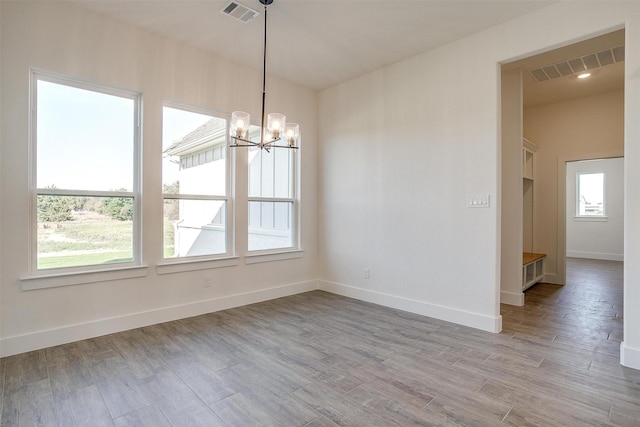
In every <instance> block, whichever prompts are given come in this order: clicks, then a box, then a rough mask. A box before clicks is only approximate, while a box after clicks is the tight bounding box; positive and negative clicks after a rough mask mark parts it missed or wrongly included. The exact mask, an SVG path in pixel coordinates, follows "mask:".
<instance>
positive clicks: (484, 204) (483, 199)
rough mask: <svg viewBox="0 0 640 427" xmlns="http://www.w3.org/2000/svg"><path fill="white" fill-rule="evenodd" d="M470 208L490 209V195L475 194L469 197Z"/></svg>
mask: <svg viewBox="0 0 640 427" xmlns="http://www.w3.org/2000/svg"><path fill="white" fill-rule="evenodd" d="M467 207H468V208H488V207H489V195H488V194H474V195H471V196H467Z"/></svg>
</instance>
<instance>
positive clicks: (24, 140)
mask: <svg viewBox="0 0 640 427" xmlns="http://www.w3.org/2000/svg"><path fill="white" fill-rule="evenodd" d="M0 7H1V10H2V14H1V16H2V21H1V24H2V25H1V33H0V34H1V40H2V51H1V58H2V61H1V63H2V69H1V73H2V74H1V78H2V80H1V90H0V93H2V101H1V102H2V104H1V109H0V111H1V114H2V126H1V127H2V134H1V137H2V141H3V144H2V152H1V156H0V157H1V163H0V168H1V173H2V176H1V187H0V194H1V206H2V210H1V211H0V215H1V217H2V223H1V228H0V233H1V234H2V237H3V238H2V241H1V243H0V244H1V246H0V251H1V252H0V255H1V260H0V262H1V266H0V271H1V273H0V283H1V289H0V292H1V301H0V313H1V314H0V320H1V322H2V327H1V328H0V355H3V356H4V355H8V354H13V353H18V352H22V351H27V350H31V349H33V348H41V347H46V346H49V345H54V344H59V343H61V342H65V341H72V340H77V339H81V338H85V337H89V336H96V335H100V334H105V333H109V332H113V331H118V330H123V329H127V328H132V327H137V326H141V325H145V324H150V323H157V322H161V321H165V320H171V319H174V318H180V317H185V316H190V315H195V314H200V313H204V312H209V311H214V310H217V309H221V308H226V307H230V306H235V305H240V304H246V303H249V302H254V301H259V300H263V299H268V298H273V297H277V296H281V295H288V294H291V293H297V292H301V291H304V290H307V289H314V288H316V287H317V281H316V278H317V276H318V272H317V178H316V175H317V169H316V165H317V154H316V135H317V127H316V126H317V97H318V95H317V93H316V92H314V91H311V90H308V89H304V88H301V87H299V86H294V85H292V84H288V83H286V82H283V81H281V80H279V79H277V78H275V77H273V78H271V79H270V81H269V84H270V88H271V91H270V93H271V94H272V95H270V96H269V103H270V104H271V105H272V106H273V108H274V109H276V110H279V111H287V112H289V116H291V118H292V119H294V118H295V120H296V121H297V122H300V126H301V129H302V138H303V140H302V143H301V145H302V148H301V150H300V153H299V155H300V156H301V162H302V167H301V171H302V172H301V173H302V176H301V183H302V184H301V185H302V188H301V189H300V194H301V209H302V211H301V218H302V224H301V229H302V248H303V249H304V255H303V256H302V257H300V258H295V259H289V260H282V261H277V262H262V263H256V264H251V265H245V260H244V258H243V257H242V256H241V257H240V259H239V260H236V261H235V263H236V264H238V265H233V266H230V267H225V268H208V267H211V264H202V263H195V264H189V265H185V266H182V267H183V268H182V270H185V271H184V272H179V271H178V272H175V273H173V274H158V269H157V265H158V264H159V263H160V262H161V256H162V200H161V198H160V191H161V182H162V181H161V158H162V143H161V140H162V138H161V131H162V122H161V115H162V103H163V100H165V99H167V100H173V101H178V102H181V103H185V104H192V105H195V106H200V107H203V108H210V109H212V110H213V111H219V112H223V113H225V112H226V113H229V112H231V111H233V110H244V111H249V112H251V113H252V114H255V115H257V114H259V111H260V84H261V71H260V70H251V69H247V68H245V67H241V66H237V65H234V64H232V63H229V62H227V61H224V60H222V59H220V58H216V57H213V56H211V55H208V54H206V53H204V52H202V51H199V50H196V49H193V48H190V47H187V46H184V45H181V44H179V43H177V42H174V41H171V40H168V39H165V38H162V37H160V36H157V35H154V34H151V33H147V32H144V31H141V30H138V29H136V28H133V27H130V26H128V25H124V24H121V23H118V22H115V21H111V20H108V19H105V18H104V17H101V16H99V15H95V14H92V13H89V12H86V11H84V10H81V9H78V8H75V7H73V6H71V5H69V4H67V3H65V2H25V1H17V2H12V1H2V2H0ZM29 67H38V68H41V69H44V70H48V71H53V72H57V73H62V74H66V75H70V76H74V77H78V78H81V79H87V80H90V81H95V82H99V83H102V84H106V85H112V86H115V87H121V88H125V89H129V90H133V91H138V92H142V93H143V103H144V108H143V114H144V116H143V138H144V140H143V164H144V165H143V173H144V175H143V189H144V195H143V206H142V209H143V218H144V221H143V236H144V237H143V262H144V263H145V264H146V265H148V266H149V267H148V268H147V272H146V275H145V276H144V277H140V278H132V279H126V280H113V281H106V282H98V283H88V284H80V285H75V286H64V287H56V288H48V289H41V290H32V291H23V290H22V288H21V286H22V285H23V282H22V281H21V280H20V278H21V277H23V276H24V275H25V274H27V273H28V271H29V265H28V251H29V248H28V241H29V230H30V224H29V215H28V212H29V190H28V164H29V157H28V141H29V139H28V130H29V124H28V111H29V108H28V106H29V103H28V101H29ZM244 81H247V82H251V85H250V86H249V87H243V86H239V82H244ZM241 161H244V162H246V153H238V162H241ZM236 179H237V181H238V187H237V188H238V190H237V191H238V193H244V194H245V196H246V184H247V182H246V177H242V176H238V177H236ZM235 209H236V215H237V223H236V225H237V230H236V234H237V240H238V242H239V244H238V248H237V249H238V253H239V254H240V255H243V254H244V253H245V251H246V233H247V232H246V228H245V227H244V224H246V220H247V207H246V206H245V204H238V205H237V206H236V207H235ZM233 262H234V261H233V260H232V264H233ZM203 268H204V269H203ZM205 277H209V278H210V280H211V282H212V284H213V286H211V287H209V288H204V280H205ZM61 280H65V279H64V278H63V279H61ZM69 280H71V279H69Z"/></svg>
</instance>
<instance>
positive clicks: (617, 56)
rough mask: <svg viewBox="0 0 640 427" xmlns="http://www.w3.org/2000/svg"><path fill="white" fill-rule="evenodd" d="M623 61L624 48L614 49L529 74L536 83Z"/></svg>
mask: <svg viewBox="0 0 640 427" xmlns="http://www.w3.org/2000/svg"><path fill="white" fill-rule="evenodd" d="M621 61H624V46H618V47H614V48H612V49H607V50H603V51H600V52H596V53H592V54H589V55H585V56H581V57H580V58H573V59H568V60H566V61H562V62H558V63H556V64H551V65H546V66H544V67H540V68H536V69H535V70H530V71H529V72H530V73H531V75H532V76H533V78H534V79H536V81H538V82H544V81H546V80H551V79H557V78H558V77H564V76H569V75H574V74H578V73H582V72H584V71H587V70H593V69H594V68H600V67H604V66H605V65H609V64H614V63H616V62H621Z"/></svg>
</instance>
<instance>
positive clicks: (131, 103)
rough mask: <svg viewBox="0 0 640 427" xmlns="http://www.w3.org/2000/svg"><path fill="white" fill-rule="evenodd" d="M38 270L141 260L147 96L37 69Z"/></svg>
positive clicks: (35, 260)
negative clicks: (141, 153) (142, 142)
mask: <svg viewBox="0 0 640 427" xmlns="http://www.w3.org/2000/svg"><path fill="white" fill-rule="evenodd" d="M32 87H33V90H32V93H33V99H32V102H33V106H34V108H33V115H32V119H31V121H32V123H31V126H32V129H33V131H32V135H33V138H32V144H33V145H32V161H33V162H34V167H33V168H32V172H33V176H32V182H33V183H35V185H33V184H32V185H33V187H34V192H33V194H34V198H33V203H34V205H35V209H33V210H32V212H33V213H32V224H34V228H35V230H36V232H35V239H34V240H35V242H34V244H32V247H33V248H34V249H35V250H33V251H32V254H33V256H32V259H33V261H32V269H33V270H46V269H66V270H69V271H87V270H94V269H95V267H93V268H87V266H104V265H113V264H120V265H122V264H129V265H132V264H133V265H139V264H140V255H139V254H140V252H141V251H140V245H141V243H140V225H139V219H140V191H139V182H140V179H139V167H138V162H139V158H140V157H139V145H140V126H139V122H140V120H139V113H140V96H139V94H135V93H131V92H126V91H122V90H117V89H112V88H108V87H104V86H99V85H95V84H90V83H85V82H81V81H77V80H73V79H68V78H63V77H57V76H52V75H48V74H44V73H40V72H33V73H32Z"/></svg>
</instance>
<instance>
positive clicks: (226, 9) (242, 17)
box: [220, 0, 258, 24]
mask: <svg viewBox="0 0 640 427" xmlns="http://www.w3.org/2000/svg"><path fill="white" fill-rule="evenodd" d="M220 12H221V13H224V14H225V15H229V16H231V17H232V18H235V19H237V20H238V21H241V22H243V23H245V24H246V23H247V22H249V21H251V20H252V19H253V18H255V17H256V16H258V11H256V10H253V9H251V8H249V7H247V6H245V5H243V4H240V3H238V2H237V1H235V0H230V1H229V2H227V3H225V5H224V6H223V7H222V9H220Z"/></svg>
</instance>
